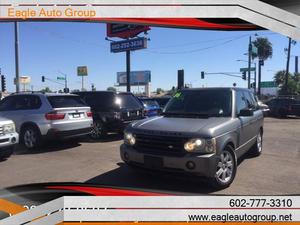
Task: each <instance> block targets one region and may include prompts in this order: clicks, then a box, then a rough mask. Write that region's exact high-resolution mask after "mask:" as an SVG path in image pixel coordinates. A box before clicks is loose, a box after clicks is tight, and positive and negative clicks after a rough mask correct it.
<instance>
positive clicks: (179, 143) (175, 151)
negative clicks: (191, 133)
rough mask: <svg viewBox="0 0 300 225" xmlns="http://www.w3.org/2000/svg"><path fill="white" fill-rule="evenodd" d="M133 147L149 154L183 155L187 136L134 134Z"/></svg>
mask: <svg viewBox="0 0 300 225" xmlns="http://www.w3.org/2000/svg"><path fill="white" fill-rule="evenodd" d="M135 137H136V144H135V147H134V148H135V149H136V150H138V151H140V152H144V153H150V154H167V155H183V154H185V150H184V148H183V147H184V143H185V142H186V140H187V138H182V137H169V136H155V135H145V134H136V135H135Z"/></svg>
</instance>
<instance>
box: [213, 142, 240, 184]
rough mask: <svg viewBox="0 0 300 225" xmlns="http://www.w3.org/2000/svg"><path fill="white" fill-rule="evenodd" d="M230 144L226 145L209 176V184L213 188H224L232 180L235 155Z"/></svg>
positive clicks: (235, 165) (235, 168)
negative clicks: (213, 172) (210, 176)
mask: <svg viewBox="0 0 300 225" xmlns="http://www.w3.org/2000/svg"><path fill="white" fill-rule="evenodd" d="M233 151H234V150H233V148H232V147H231V146H226V147H225V149H224V150H223V151H222V153H221V155H220V158H219V159H218V161H217V168H216V173H215V176H214V177H213V178H211V184H212V185H213V186H214V187H215V188H220V189H223V188H226V187H229V185H230V184H231V183H232V182H233V180H234V178H235V174H236V170H237V164H236V160H235V155H234V153H233Z"/></svg>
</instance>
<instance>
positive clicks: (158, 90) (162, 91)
mask: <svg viewBox="0 0 300 225" xmlns="http://www.w3.org/2000/svg"><path fill="white" fill-rule="evenodd" d="M161 93H164V90H163V89H162V88H157V89H156V94H161Z"/></svg>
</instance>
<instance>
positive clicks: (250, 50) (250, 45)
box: [248, 36, 252, 89]
mask: <svg viewBox="0 0 300 225" xmlns="http://www.w3.org/2000/svg"><path fill="white" fill-rule="evenodd" d="M251 56H252V40H251V36H250V37H249V48H248V89H250V87H251V84H250V79H251Z"/></svg>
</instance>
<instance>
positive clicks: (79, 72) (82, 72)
mask: <svg viewBox="0 0 300 225" xmlns="http://www.w3.org/2000/svg"><path fill="white" fill-rule="evenodd" d="M87 75H88V71H87V66H78V67H77V76H87Z"/></svg>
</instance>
